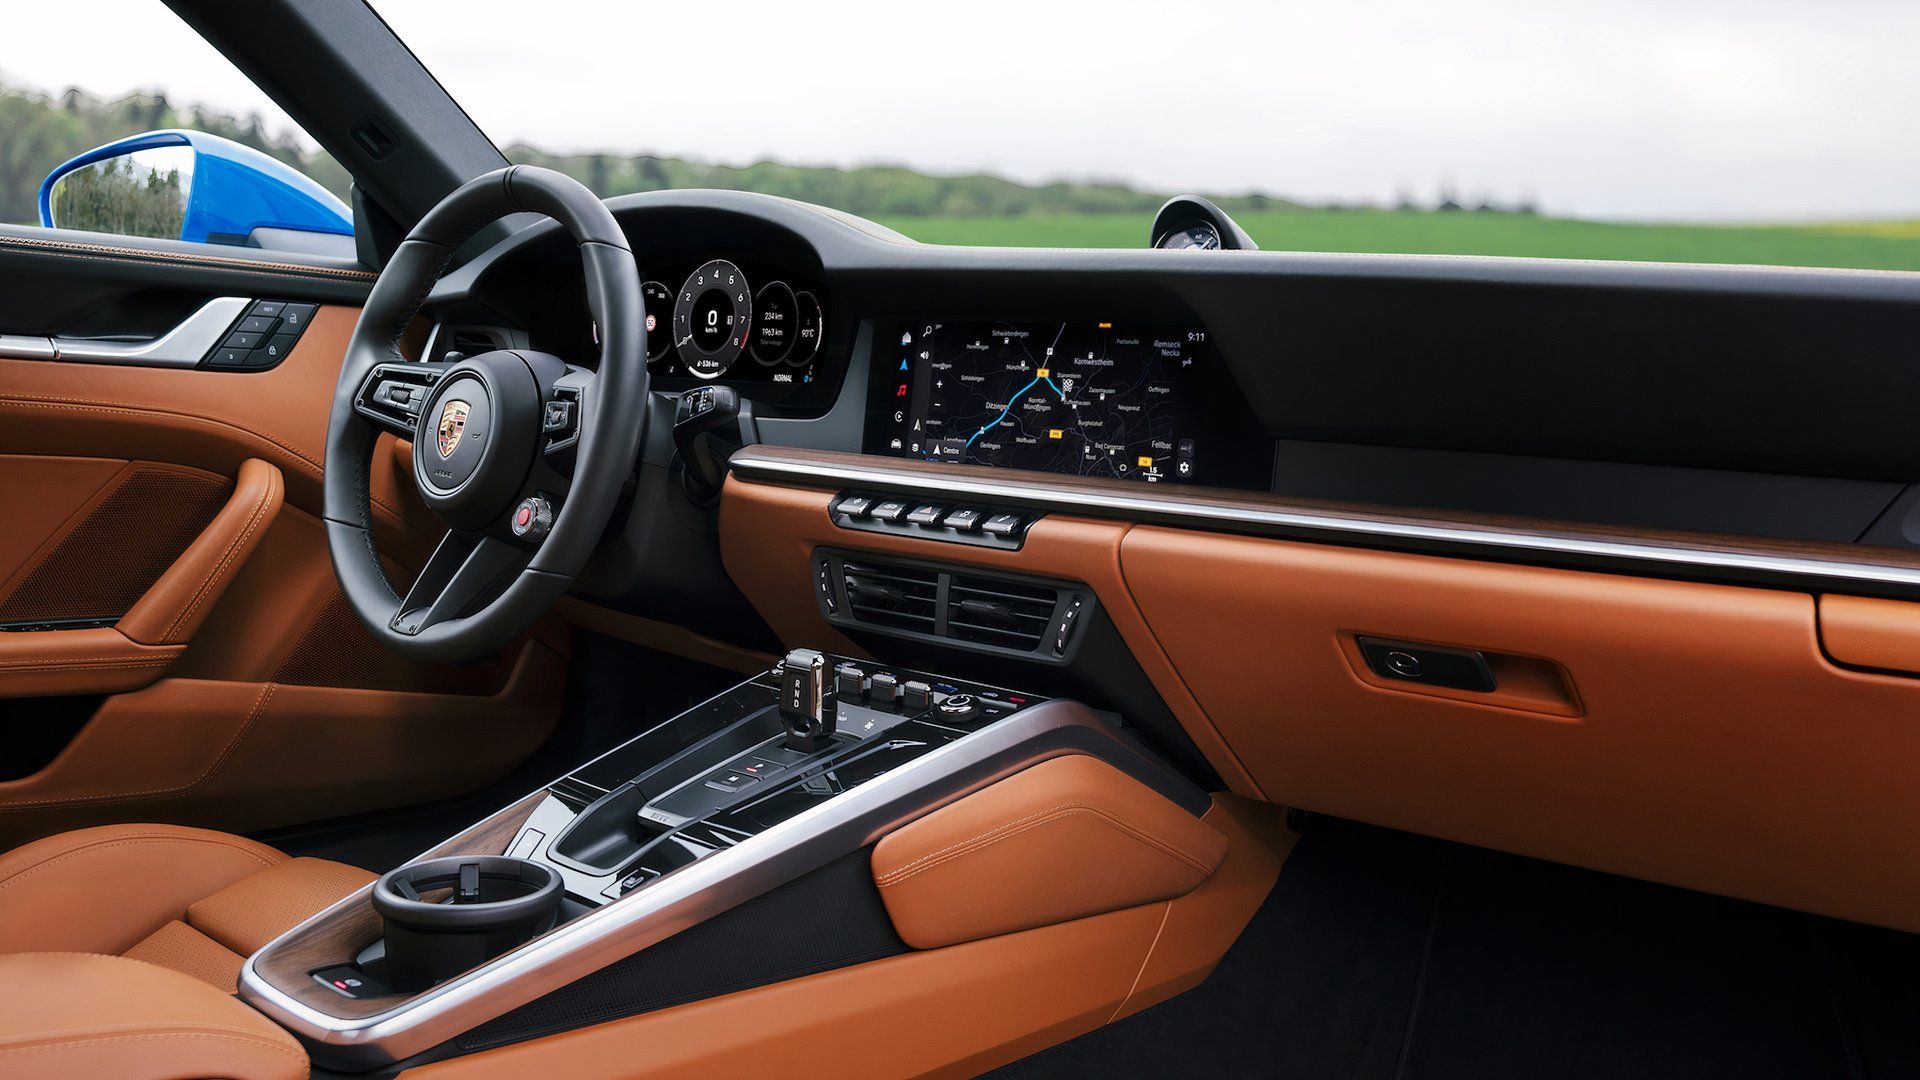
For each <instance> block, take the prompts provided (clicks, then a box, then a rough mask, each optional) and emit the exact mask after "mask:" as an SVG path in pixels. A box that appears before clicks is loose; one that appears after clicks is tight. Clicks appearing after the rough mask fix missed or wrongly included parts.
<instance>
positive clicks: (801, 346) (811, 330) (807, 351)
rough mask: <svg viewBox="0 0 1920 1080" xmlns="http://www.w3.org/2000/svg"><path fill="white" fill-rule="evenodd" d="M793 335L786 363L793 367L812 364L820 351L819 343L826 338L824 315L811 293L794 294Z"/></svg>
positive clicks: (825, 318)
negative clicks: (791, 349)
mask: <svg viewBox="0 0 1920 1080" xmlns="http://www.w3.org/2000/svg"><path fill="white" fill-rule="evenodd" d="M793 299H794V309H795V311H796V314H795V316H794V333H793V351H792V352H790V353H788V354H787V363H788V364H790V365H792V366H793V367H806V366H807V365H808V364H811V363H813V358H814V356H815V355H816V354H817V353H819V351H820V342H822V341H824V340H825V339H826V336H827V317H826V313H825V312H823V311H821V310H820V301H818V300H816V299H814V296H813V294H812V293H806V292H803V293H795V294H794V298H793Z"/></svg>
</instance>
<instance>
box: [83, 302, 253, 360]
mask: <svg viewBox="0 0 1920 1080" xmlns="http://www.w3.org/2000/svg"><path fill="white" fill-rule="evenodd" d="M252 304H253V301H252V300H251V299H249V298H248V297H244V296H219V297H215V298H214V299H212V300H209V301H207V302H206V303H204V304H202V305H200V308H199V310H197V311H195V312H194V313H193V314H191V315H189V316H187V317H186V318H185V319H183V320H181V322H180V324H179V325H178V326H175V327H174V328H173V329H171V330H169V331H167V332H166V333H164V334H162V335H160V336H159V337H157V338H154V339H153V340H152V341H98V340H94V339H91V338H69V337H56V338H54V339H52V340H53V348H54V351H55V353H56V354H57V355H56V357H55V358H56V359H59V360H66V361H72V362H76V363H82V364H134V365H139V366H144V367H193V366H195V365H197V364H198V363H200V361H202V360H204V359H206V356H207V354H208V353H210V352H212V351H213V349H214V346H216V345H218V344H220V341H221V339H223V338H225V337H226V336H227V331H228V329H230V328H231V327H232V326H233V325H234V324H235V323H237V322H239V321H240V317H241V316H242V315H245V314H246V313H247V308H248V307H249V306H251V305H252Z"/></svg>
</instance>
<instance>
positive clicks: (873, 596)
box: [815, 553, 1093, 660]
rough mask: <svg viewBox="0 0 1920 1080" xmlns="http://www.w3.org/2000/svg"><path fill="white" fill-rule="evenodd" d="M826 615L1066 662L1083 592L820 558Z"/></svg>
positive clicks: (1086, 609)
mask: <svg viewBox="0 0 1920 1080" xmlns="http://www.w3.org/2000/svg"><path fill="white" fill-rule="evenodd" d="M815 565H816V571H817V572H816V577H817V578H818V584H819V587H820V602H821V607H822V609H823V611H824V614H825V615H826V617H827V619H828V620H829V621H830V622H835V623H839V624H842V625H849V624H850V625H854V626H858V627H861V628H863V629H869V630H876V631H880V632H883V633H888V634H893V635H896V636H902V637H917V638H926V639H933V640H938V641H941V642H943V643H945V644H950V645H956V646H959V647H962V648H969V649H976V650H984V651H988V652H998V653H1013V654H1019V655H1021V656H1029V657H1037V658H1041V659H1049V660H1064V659H1066V657H1067V655H1068V654H1069V653H1070V652H1071V651H1072V646H1073V643H1074V638H1075V637H1076V633H1075V631H1076V630H1077V629H1078V623H1079V622H1080V617H1081V616H1082V615H1084V614H1089V613H1091V610H1092V607H1093V597H1092V595H1091V594H1090V593H1088V592H1087V590H1086V588H1085V587H1084V586H1079V585H1074V584H1068V583H1060V584H1054V583H1051V582H1046V581H1035V580H1032V579H1029V578H1021V577H1011V576H1002V575H1000V574H985V573H981V572H980V571H977V570H958V569H956V570H948V569H943V568H941V567H939V566H937V565H924V564H917V563H907V562H895V561H893V560H891V559H876V558H873V557H871V556H866V555H833V554H826V553H822V554H819V555H817V556H815Z"/></svg>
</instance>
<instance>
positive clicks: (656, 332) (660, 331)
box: [640, 281, 673, 366]
mask: <svg viewBox="0 0 1920 1080" xmlns="http://www.w3.org/2000/svg"><path fill="white" fill-rule="evenodd" d="M640 299H642V300H643V301H645V302H646V305H647V363H649V364H653V365H655V366H658V365H659V363H660V361H661V360H663V359H665V358H666V356H667V354H668V353H669V352H671V351H673V334H672V333H671V332H669V330H668V326H669V325H670V324H671V323H672V322H673V290H672V289H669V288H667V287H666V286H665V285H662V284H660V283H659V282H657V281H649V282H647V283H646V284H644V285H642V286H640Z"/></svg>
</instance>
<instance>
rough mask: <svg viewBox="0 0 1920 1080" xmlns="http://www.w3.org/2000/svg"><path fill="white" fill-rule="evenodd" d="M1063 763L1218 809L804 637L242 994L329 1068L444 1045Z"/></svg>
mask: <svg viewBox="0 0 1920 1080" xmlns="http://www.w3.org/2000/svg"><path fill="white" fill-rule="evenodd" d="M1065 755H1085V756H1090V757H1093V758H1096V759H1098V760H1100V761H1101V762H1103V763H1105V764H1106V765H1109V766H1112V767H1113V768H1114V769H1116V770H1118V771H1120V772H1121V773H1124V774H1126V775H1127V776H1129V777H1131V778H1132V779H1133V780H1136V781H1138V782H1139V783H1140V784H1142V785H1144V786H1145V787H1146V788H1148V789H1149V790H1151V791H1152V792H1153V793H1155V794H1157V795H1158V796H1159V797H1161V798H1162V799H1164V800H1165V802H1166V803H1167V804H1170V805H1171V806H1172V807H1177V808H1178V809H1179V810H1181V811H1184V812H1185V813H1186V814H1189V815H1194V816H1198V815H1200V814H1203V813H1205V812H1206V810H1207V807H1208V805H1209V803H1208V798H1207V796H1206V795H1205V794H1204V793H1203V792H1201V791H1200V790H1199V789H1198V788H1196V787H1194V786H1193V785H1191V784H1190V783H1188V782H1187V781H1186V780H1185V779H1183V778H1181V777H1179V776H1178V775H1176V774H1175V773H1173V772H1172V771H1171V770H1169V769H1168V768H1167V767H1166V766H1165V765H1163V764H1162V763H1161V762H1160V761H1159V760H1158V759H1157V758H1155V757H1153V756H1151V755H1150V754H1148V753H1146V752H1144V751H1142V750H1141V749H1140V748H1139V747H1138V746H1137V744H1135V743H1134V742H1133V741H1132V739H1131V738H1130V737H1129V736H1127V735H1126V734H1125V733H1124V732H1123V731H1122V730H1121V726H1120V722H1119V720H1118V719H1117V718H1115V717H1112V716H1103V715H1101V714H1097V713H1095V712H1093V711H1092V710H1090V709H1088V708H1087V707H1085V706H1083V705H1081V704H1079V703H1077V702H1072V701H1067V700H1061V699H1048V698H1044V697H1040V696H1036V695H1032V694H1026V693H1021V692H1018V691H1014V690H1009V689H1007V688H1004V687H998V686H990V685H985V684H982V683H979V682H973V681H967V680H962V679H957V678H951V677H946V676H942V675H939V674H935V673H929V672H923V671H914V670H908V669H903V668H899V667H895V666H891V665H886V664H877V663H873V662H870V661H864V660H858V659H853V658H848V657H842V656H834V655H828V654H823V653H820V652H815V651H812V650H805V649H801V650H796V651H795V652H793V653H791V654H789V655H788V656H787V657H786V658H785V659H784V660H782V661H781V662H780V663H779V664H778V665H776V666H775V667H774V668H773V669H771V670H769V671H766V672H763V673H761V674H760V675H757V676H755V677H754V678H751V679H748V680H747V681H745V682H742V683H740V684H739V685H737V686H734V687H733V688H731V689H729V690H727V691H725V692H724V693H722V694H720V695H718V696H716V697H713V698H711V699H709V700H707V701H705V702H703V703H701V704H699V705H697V706H695V707H694V708H692V709H690V710H688V711H687V712H685V713H682V714H680V715H679V716H676V717H674V718H672V719H671V720H668V721H666V722H664V723H661V724H659V725H657V726H655V727H653V728H651V729H649V730H647V731H644V732H642V733H641V734H639V735H638V736H636V737H635V738H633V739H632V740H630V741H628V742H626V743H625V744H623V745H621V746H619V747H617V748H615V749H613V750H612V751H609V752H608V753H606V754H604V755H602V756H600V757H598V758H595V759H594V760H592V761H589V762H587V763H585V764H583V765H581V766H579V767H578V768H575V769H573V770H572V771H570V772H569V773H567V774H566V775H565V776H562V777H560V778H558V779H557V780H555V781H553V782H552V783H551V784H548V785H547V786H546V787H544V788H542V789H540V790H538V791H535V792H533V793H531V794H529V795H528V796H527V797H525V798H523V799H521V800H520V801H518V802H516V803H514V804H513V805H511V806H509V807H506V808H505V809H503V810H501V811H499V812H498V813H496V814H494V815H493V816H491V817H489V818H487V819H486V820H484V821H481V822H479V823H477V824H476V825H474V826H473V827H472V828H470V829H468V830H466V831H465V832H462V833H460V834H459V835H457V836H454V837H452V838H450V839H449V840H447V841H446V842H445V843H443V844H441V845H439V846H437V847H435V848H434V849H432V850H430V851H427V852H425V853H423V854H422V855H421V856H420V857H419V858H418V859H416V860H415V861H414V862H412V863H409V864H408V865H406V866H403V867H401V868H399V869H397V870H395V871H393V872H391V873H389V874H387V875H386V876H385V877H383V878H382V879H381V880H380V881H379V882H377V883H376V884H375V885H374V886H372V887H371V889H370V890H369V891H362V892H360V893H358V894H355V895H354V896H351V897H348V898H347V899H346V900H343V901H341V902H340V903H339V904H336V905H335V906H334V907H332V908H329V909H328V910H326V911H324V912H322V913H321V914H319V915H317V916H315V917H314V918H313V919H311V920H309V921H308V922H306V923H304V924H302V925H301V926H298V927H296V928H294V929H293V930H291V931H289V932H288V933H287V934H285V935H283V936H282V937H281V938H279V939H278V940H276V941H274V942H272V943H271V944H269V945H268V946H267V947H266V948H264V949H262V950H261V951H260V952H258V953H256V954H254V956H252V957H251V958H250V959H249V960H248V962H247V965H246V967H245V969H244V970H243V972H242V977H241V994H242V996H243V997H245V998H246V999H247V1000H248V1001H249V1003H251V1004H253V1005H254V1006H255V1007H257V1008H259V1009H260V1010H261V1011H263V1012H265V1013H266V1014H267V1015H268V1016H270V1017H272V1018H273V1019H275V1020H277V1021H279V1022H280V1023H282V1024H283V1025H285V1026H286V1027H287V1028H288V1029H289V1030H291V1031H292V1032H293V1033H294V1034H296V1035H297V1036H299V1037H300V1038H301V1039H302V1040H303V1041H304V1042H305V1043H306V1044H307V1045H308V1048H309V1051H310V1052H311V1054H312V1055H313V1058H314V1060H315V1062H316V1063H317V1064H320V1065H323V1066H326V1067H330V1068H338V1069H367V1068H374V1067H380V1066H384V1065H387V1064H390V1063H393V1062H397V1061H404V1060H408V1059H413V1058H416V1057H417V1056H418V1055H421V1054H423V1053H431V1052H445V1051H446V1048H447V1047H448V1046H450V1045H452V1044H453V1041H454V1040H456V1039H458V1038H460V1037H461V1036H463V1035H464V1034H466V1033H469V1032H471V1031H473V1030H474V1029H476V1028H478V1027H480V1026H481V1025H484V1024H487V1023H488V1022H489V1021H493V1020H495V1019H496V1018H497V1017H501V1016H502V1014H506V1013H509V1012H510V1011H514V1010H520V1009H522V1007H523V1006H524V1007H526V1008H527V1009H537V1007H538V1004H539V1002H540V1001H541V1000H542V999H543V997H545V996H547V995H551V994H554V993H555V992H556V991H561V990H563V989H564V988H568V987H570V986H571V985H572V984H575V983H576V982H578V981H580V980H583V979H586V978H587V977H589V976H592V975H594V974H595V973H597V972H600V971H601V970H602V969H605V968H607V967H608V966H609V965H612V964H614V963H616V962H618V961H620V960H622V959H623V958H626V957H629V956H632V955H634V954H637V953H639V952H640V951H641V950H644V949H646V948H648V947H649V946H651V945H653V944H655V943H658V942H660V941H663V940H665V939H667V938H669V937H671V936H673V935H675V934H677V933H680V932H682V931H686V930H688V929H689V928H692V927H696V926H700V925H702V924H703V923H705V922H707V921H708V920H712V919H715V918H716V917H717V916H720V915H721V914H722V913H726V912H728V911H730V909H732V908H734V907H736V906H738V905H740V904H742V903H744V902H747V901H750V900H753V899H755V898H757V897H761V896H763V895H765V894H767V893H769V891H770V890H774V889H777V888H779V887H781V886H783V885H786V884H787V883H790V882H794V881H796V879H800V878H802V877H805V876H808V875H811V874H814V873H815V872H816V871H823V869H824V868H828V867H830V866H831V865H836V864H841V863H844V862H845V860H847V859H848V858H849V857H855V858H862V855H863V852H865V851H866V850H867V849H869V848H871V846H872V845H874V844H875V842H876V841H878V840H879V839H881V838H882V837H884V836H887V835H888V834H889V833H891V832H893V831H894V830H896V829H899V828H900V827H902V826H904V825H906V824H907V823H909V822H913V821H915V820H917V819H919V818H921V817H923V816H925V815H927V814H929V813H930V812H933V811H936V810H938V809H940V808H941V807H943V806H945V805H947V804H949V803H952V802H954V801H955V800H957V799H960V798H962V797H964V796H966V795H968V794H970V793H972V792H975V791H977V790H979V789H981V788H983V787H986V786H988V785H991V784H994V783H995V782H996V781H999V780H1001V779H1003V778H1005V777H1008V776H1011V775H1012V774H1014V773H1017V772H1020V771H1022V770H1024V769H1027V768H1029V767H1031V766H1033V765H1036V764H1038V763H1040V762H1043V761H1046V760H1048V759H1051V758H1055V757H1060V756H1065ZM859 873H860V874H861V875H865V874H867V870H866V866H865V860H864V858H862V861H861V864H860V868H859ZM826 918H829V919H831V918H832V916H831V915H828V916H826ZM881 921H882V922H883V923H884V917H882V920H881ZM803 932H804V931H803ZM883 936H884V937H885V938H886V939H888V940H892V941H894V942H895V943H896V944H895V948H897V949H904V948H905V947H906V946H905V945H900V944H898V939H897V938H895V937H894V935H893V933H892V930H891V929H890V928H889V929H886V930H885V931H884V934H883ZM789 966H791V965H789ZM523 1011H524V1010H523ZM527 1030H534V1031H535V1033H539V1032H540V1031H545V1030H552V1028H551V1027H550V1026H548V1027H540V1026H539V1025H538V1024H536V1025H534V1027H533V1028H529V1029H527Z"/></svg>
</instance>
